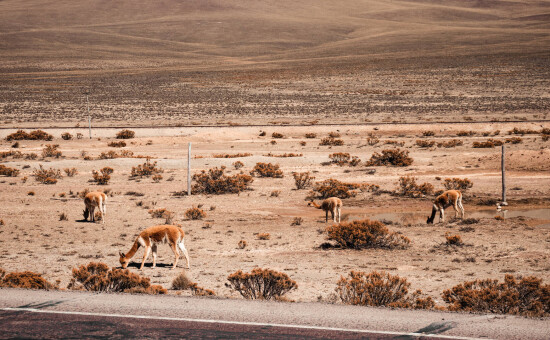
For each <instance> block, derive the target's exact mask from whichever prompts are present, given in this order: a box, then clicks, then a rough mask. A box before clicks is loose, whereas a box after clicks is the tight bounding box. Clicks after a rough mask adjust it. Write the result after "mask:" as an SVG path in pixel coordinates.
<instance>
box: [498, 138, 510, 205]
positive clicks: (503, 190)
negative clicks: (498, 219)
mask: <svg viewBox="0 0 550 340" xmlns="http://www.w3.org/2000/svg"><path fill="white" fill-rule="evenodd" d="M500 168H501V169H502V203H501V205H508V203H506V166H505V164H504V144H502V156H501V160H500Z"/></svg>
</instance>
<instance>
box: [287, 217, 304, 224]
mask: <svg viewBox="0 0 550 340" xmlns="http://www.w3.org/2000/svg"><path fill="white" fill-rule="evenodd" d="M302 222H304V219H303V218H301V217H294V219H293V220H292V223H290V225H302Z"/></svg>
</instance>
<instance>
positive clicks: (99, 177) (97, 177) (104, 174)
mask: <svg viewBox="0 0 550 340" xmlns="http://www.w3.org/2000/svg"><path fill="white" fill-rule="evenodd" d="M113 172H114V170H113V168H110V167H108V166H106V167H104V168H103V169H101V170H99V172H97V171H95V170H92V176H93V181H94V182H96V183H97V184H99V185H106V184H108V183H109V181H110V180H111V174H112V173H113Z"/></svg>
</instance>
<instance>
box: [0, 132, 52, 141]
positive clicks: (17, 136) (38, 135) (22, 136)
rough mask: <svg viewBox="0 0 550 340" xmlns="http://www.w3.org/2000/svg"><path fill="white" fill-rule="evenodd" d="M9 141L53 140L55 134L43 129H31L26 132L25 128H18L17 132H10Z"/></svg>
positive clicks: (7, 138)
mask: <svg viewBox="0 0 550 340" xmlns="http://www.w3.org/2000/svg"><path fill="white" fill-rule="evenodd" d="M6 140H7V141H11V140H45V141H51V140H53V136H52V135H50V134H49V133H46V132H44V131H42V130H35V131H31V132H29V133H27V132H25V131H24V130H17V132H14V133H12V134H9V135H8V136H7V137H6Z"/></svg>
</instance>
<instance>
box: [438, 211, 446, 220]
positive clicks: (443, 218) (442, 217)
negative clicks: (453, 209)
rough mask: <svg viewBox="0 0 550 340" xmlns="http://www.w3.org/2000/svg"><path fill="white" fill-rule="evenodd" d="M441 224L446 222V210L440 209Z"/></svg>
mask: <svg viewBox="0 0 550 340" xmlns="http://www.w3.org/2000/svg"><path fill="white" fill-rule="evenodd" d="M439 222H445V209H443V208H439Z"/></svg>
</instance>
